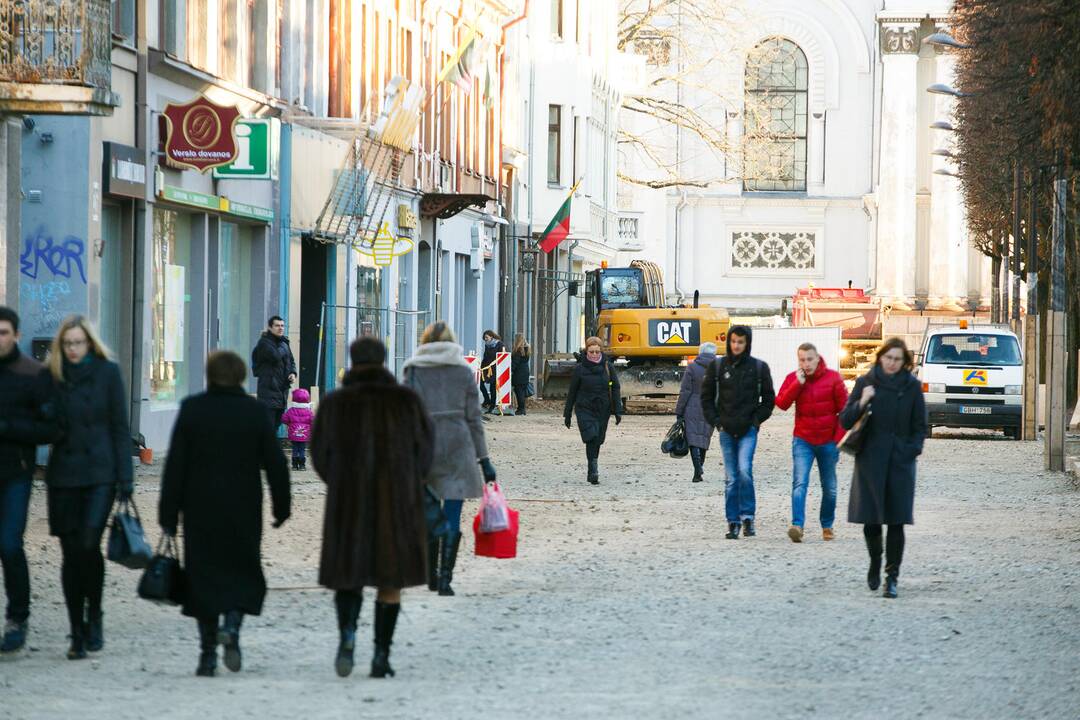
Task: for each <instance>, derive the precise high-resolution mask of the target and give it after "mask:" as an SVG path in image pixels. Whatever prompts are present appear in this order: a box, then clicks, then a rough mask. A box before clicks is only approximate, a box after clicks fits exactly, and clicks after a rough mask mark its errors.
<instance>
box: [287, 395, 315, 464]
mask: <svg viewBox="0 0 1080 720" xmlns="http://www.w3.org/2000/svg"><path fill="white" fill-rule="evenodd" d="M314 419H315V415H314V413H312V412H311V396H310V395H308V391H307V390H304V389H303V388H297V389H295V390H293V391H292V405H291V406H290V407H289V409H288V410H286V411H285V414H284V415H282V416H281V422H283V423H284V424H285V426H286V427H287V428H288V429H289V441H290V442H292V469H293V470H307V457H306V455H305V453H306V450H307V444H308V441H309V440H311V422H312V420H314Z"/></svg>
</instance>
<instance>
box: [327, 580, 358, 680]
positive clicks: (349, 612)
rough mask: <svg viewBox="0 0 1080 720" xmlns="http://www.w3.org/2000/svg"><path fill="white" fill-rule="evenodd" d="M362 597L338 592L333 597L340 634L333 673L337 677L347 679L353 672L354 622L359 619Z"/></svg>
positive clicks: (352, 593) (354, 593) (356, 593)
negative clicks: (335, 673)
mask: <svg viewBox="0 0 1080 720" xmlns="http://www.w3.org/2000/svg"><path fill="white" fill-rule="evenodd" d="M363 601H364V596H363V595H361V594H360V593H359V592H348V591H338V592H337V593H336V594H335V595H334V604H335V605H336V606H337V619H338V630H339V632H340V633H341V639H340V642H338V651H337V659H335V660H334V671H335V672H337V674H338V677H348V676H349V675H350V674H351V673H352V670H353V651H354V650H356V621H357V618H359V617H360V606H361V605H362V604H363Z"/></svg>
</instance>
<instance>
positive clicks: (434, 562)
mask: <svg viewBox="0 0 1080 720" xmlns="http://www.w3.org/2000/svg"><path fill="white" fill-rule="evenodd" d="M442 541H443V538H442V536H441V535H428V538H427V588H428V590H431V591H432V592H434V591H436V590H438V589H439V555H440V554H441V552H442Z"/></svg>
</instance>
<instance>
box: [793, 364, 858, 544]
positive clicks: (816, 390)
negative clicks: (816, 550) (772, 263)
mask: <svg viewBox="0 0 1080 720" xmlns="http://www.w3.org/2000/svg"><path fill="white" fill-rule="evenodd" d="M847 396H848V394H847V388H845V387H844V379H843V378H841V377H840V373H838V372H836V371H835V370H830V369H829V368H827V367H826V366H825V360H824V358H822V357H821V355H819V354H818V351H817V348H816V347H814V346H813V345H811V344H810V343H803V344H802V345H800V346H799V369H798V370H796V371H795V372H793V373H791V374H789V375H788V376H787V377H786V378H784V384H783V385H781V386H780V392H778V393H777V394H776V407H778V408H780V409H781V410H787V409H788V408H789V407H791V404H792V403H795V433H794V437H793V438H792V439H791V457H792V474H791V527H790V528H788V537H789V538H791V541H792V542H802V539H803V524H804V522H805V517H806V488H807V486H808V485H809V484H810V469H811V468H812V467H813V465H814V461H815V460H817V464H818V473H819V474H820V475H821V535H822V537H823V538H824V539H825V540H832V539H833V529H832V526H833V519H834V517H835V515H836V462H837V460H839V459H840V451H839V450H837V449H836V443H837V442H838V441H839V440H840V438H842V437H843V436H844V431H843V429H842V428H841V427H840V421H839V419H838V417H837V416H838V415H839V414H840V411H841V410H843V409H844V404H845V403H847Z"/></svg>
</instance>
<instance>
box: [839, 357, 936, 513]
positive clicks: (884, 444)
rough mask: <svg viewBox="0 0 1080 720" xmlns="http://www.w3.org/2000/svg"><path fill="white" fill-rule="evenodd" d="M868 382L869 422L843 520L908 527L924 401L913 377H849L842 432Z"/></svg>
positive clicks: (851, 422) (852, 418)
mask: <svg viewBox="0 0 1080 720" xmlns="http://www.w3.org/2000/svg"><path fill="white" fill-rule="evenodd" d="M871 382H872V383H873V385H874V399H873V400H871V401H870V406H871V415H870V422H869V423H868V424H867V426H866V431H865V432H866V436H865V438H864V440H863V446H862V451H861V452H860V453H859V454H858V455H856V456H855V475H854V476H853V477H852V479H851V494H850V495H849V496H848V522H853V523H862V524H864V525H911V524H912V523H914V522H915V513H914V506H915V458H917V457H918V456H919V455H920V454H922V450H923V442H924V441H925V440H926V427H927V423H926V401H925V400H924V399H923V394H922V388H921V387H920V386H919V381H918V380H917V379H916V378H915V376H914V375H912V374H911V373H909V372H908V371H906V370H901V371H900V377H897V378H896V381H895V382H888V383H887V384H883V383H881V382H879V381H878V379H877V374H876V373H875V372H874V371H873V370H872V371H871V372H870V373H869V374H867V375H863V376H862V377H861V378H859V379H858V380H856V381H855V388H854V389H853V390H852V391H851V395H850V396H849V397H848V402H847V405H846V406H844V409H843V411H841V413H840V424H841V425H842V426H843V427H844V429H845V430H848V429H850V428H851V426H852V425H854V424H855V421H856V420H858V419H859V415H860V411H859V398H861V397H862V391H863V388H864V387H866V385H867V383H871Z"/></svg>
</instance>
